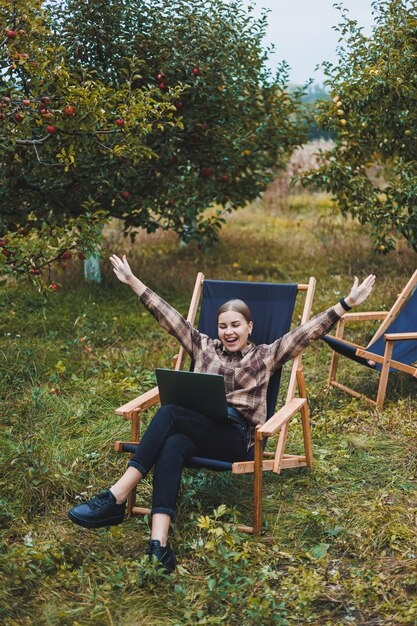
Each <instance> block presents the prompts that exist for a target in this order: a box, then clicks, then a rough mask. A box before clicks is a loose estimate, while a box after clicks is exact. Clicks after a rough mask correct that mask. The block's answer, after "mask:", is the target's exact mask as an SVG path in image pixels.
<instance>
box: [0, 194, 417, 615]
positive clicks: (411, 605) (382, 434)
mask: <svg viewBox="0 0 417 626" xmlns="http://www.w3.org/2000/svg"><path fill="white" fill-rule="evenodd" d="M106 247H107V249H108V251H115V252H118V253H122V252H124V251H127V253H128V255H129V258H130V259H131V260H132V265H133V267H134V269H135V271H136V272H137V273H138V275H140V276H141V277H142V279H143V280H144V281H145V282H147V283H148V284H149V285H150V286H151V287H153V288H154V289H155V290H157V291H158V292H159V293H160V294H161V295H162V296H164V297H166V298H167V299H168V300H169V301H170V302H171V303H172V304H174V305H175V306H176V307H177V308H179V309H180V310H181V311H183V312H186V309H187V304H188V302H189V297H190V293H191V290H192V287H193V283H194V280H195V275H196V272H197V271H203V272H204V273H205V275H206V276H208V277H210V278H228V279H238V280H270V281H297V282H306V281H307V279H308V277H309V276H310V275H314V276H316V278H317V279H318V286H317V290H316V297H315V302H314V310H315V311H316V312H318V311H319V310H322V309H323V308H325V307H327V306H330V305H331V304H333V303H334V302H336V301H337V300H338V299H339V298H340V296H341V295H342V294H346V293H347V292H348V289H349V287H350V284H351V282H352V277H353V275H354V274H357V275H359V276H364V275H365V273H367V272H375V273H376V274H377V277H378V282H377V287H376V289H375V291H374V293H373V294H372V297H371V298H370V300H369V302H367V303H366V305H365V306H364V308H367V309H384V308H385V309H386V308H388V307H389V305H390V304H391V303H392V302H393V300H394V299H395V297H396V294H397V292H398V291H399V289H400V288H401V287H402V286H403V285H404V284H405V282H406V280H407V279H408V277H409V276H410V274H411V273H412V271H413V270H414V269H415V265H416V258H415V255H413V253H411V252H410V251H408V250H406V249H405V248H401V249H400V250H399V251H398V252H396V253H395V254H391V255H389V256H386V257H381V256H377V255H376V254H374V252H373V250H372V247H371V244H370V241H369V238H368V233H367V230H366V229H365V228H364V227H363V226H360V225H358V224H357V223H355V222H347V221H345V220H343V221H342V220H341V218H340V217H339V216H338V215H337V213H336V212H335V211H334V208H333V206H332V204H331V202H330V201H329V199H328V198H327V197H326V196H321V195H316V196H313V195H299V196H290V197H289V198H288V199H287V201H286V202H285V203H283V202H280V203H278V204H274V203H273V202H272V201H271V199H269V201H268V204H265V203H263V202H262V201H258V202H257V203H254V204H253V205H252V206H250V207H247V208H245V209H243V210H241V211H240V212H237V213H236V214H234V215H233V216H231V218H230V220H229V222H228V224H227V227H226V228H225V229H224V232H223V233H222V236H221V239H220V241H219V243H218V244H217V245H216V246H215V248H214V249H213V251H212V252H211V253H210V254H207V253H203V252H201V251H199V250H198V249H197V248H196V247H194V246H188V247H186V248H181V247H179V246H178V244H177V241H176V239H175V237H174V236H172V235H170V234H155V235H152V236H145V235H141V236H140V237H139V238H138V240H137V242H136V243H135V244H131V243H130V242H129V240H127V239H124V238H123V237H122V236H121V234H120V232H119V229H118V225H117V223H113V224H112V225H111V226H110V227H109V228H108V229H107V231H106ZM103 271H104V276H105V277H104V282H103V284H102V285H101V286H89V285H85V284H84V283H83V281H82V278H81V269H80V267H78V266H76V267H73V268H71V269H70V270H69V272H68V274H67V273H65V275H62V276H61V277H59V280H60V282H61V283H62V289H61V290H60V291H59V292H58V293H57V294H51V295H50V296H48V297H47V298H45V297H44V296H43V295H40V294H38V293H37V292H36V291H35V290H34V289H33V290H32V289H28V288H26V287H24V288H22V287H19V288H18V287H13V286H10V287H8V288H7V289H3V291H2V293H1V296H0V307H1V309H0V310H1V318H0V336H1V339H0V359H1V370H2V372H1V373H2V375H1V381H0V393H1V398H2V446H1V452H0V456H1V474H0V482H1V492H2V497H1V508H0V518H1V527H2V531H1V537H2V550H1V553H0V565H1V569H0V620H1V623H3V624H5V625H10V626H12V625H16V624H19V625H21V624H23V625H26V624H28V625H29V624H30V625H32V624H35V625H38V624H39V625H41V624H42V625H43V624H45V625H59V626H61V625H66V624H68V625H77V624H83V625H84V624H88V625H90V624H91V625H105V624H109V625H116V624H117V625H120V626H130V625H137V624H149V625H150V626H157V625H158V626H160V625H163V626H165V625H191V624H193V625H194V624H226V625H229V624H230V625H234V624H244V625H248V626H249V625H252V624H253V625H255V624H256V625H258V624H262V625H269V624H279V625H281V624H289V625H292V624H294V625H295V624H297V625H299V624H313V625H319V624H320V626H323V625H324V626H327V625H329V626H330V625H332V626H333V625H343V624H368V625H379V624H381V625H392V626H394V625H395V626H397V625H399V624H417V601H416V590H417V545H416V543H417V542H416V539H417V536H416V535H417V532H416V511H417V493H416V490H417V483H416V465H417V463H416V453H415V450H416V440H415V415H416V410H417V394H416V390H415V381H413V380H412V379H411V377H407V376H405V375H392V376H391V379H390V382H389V385H388V394H387V402H386V405H385V407H384V409H383V410H376V409H374V408H371V407H370V406H369V405H367V404H365V403H363V402H361V401H357V400H354V399H352V398H350V397H349V396H345V395H343V394H342V393H341V392H339V391H337V390H334V389H333V390H329V389H328V388H327V387H326V376H327V371H328V365H329V361H330V351H329V350H328V348H327V347H326V346H325V345H324V344H322V343H321V342H318V343H315V344H314V345H313V346H311V347H310V348H309V349H308V350H307V352H306V354H305V357H304V367H305V373H306V378H307V388H308V392H309V405H310V411H311V421H312V430H313V445H314V455H315V465H314V467H313V469H312V470H311V471H306V470H287V471H286V472H284V473H283V474H281V475H280V476H269V475H267V476H266V477H265V493H264V507H265V532H264V534H263V535H262V536H260V537H256V538H252V537H249V536H246V535H242V534H241V533H239V531H238V530H237V528H236V526H237V523H238V522H243V523H248V522H249V521H250V492H251V485H252V481H251V478H250V477H243V478H242V477H240V478H236V477H232V476H228V475H225V474H221V475H218V474H215V475H213V474H209V473H203V472H191V471H190V472H186V473H185V474H184V479H183V485H182V495H181V501H180V506H179V514H178V518H177V521H176V522H175V524H174V527H173V532H172V544H173V545H174V547H175V550H176V552H177V555H178V560H179V563H180V567H179V572H178V576H177V577H176V578H174V579H169V578H164V577H158V576H156V575H155V574H154V573H153V572H152V571H150V568H149V567H148V566H146V564H145V563H144V561H143V559H142V555H143V553H144V550H145V546H146V544H147V541H148V534H149V528H148V520H146V519H137V518H135V519H131V520H127V521H126V522H125V523H124V524H123V525H122V526H119V527H115V528H112V529H101V530H98V531H94V532H91V531H87V530H84V529H80V528H77V527H75V526H73V525H72V524H71V523H70V522H69V521H68V520H67V517H66V511H67V509H68V508H69V507H70V506H72V505H73V503H74V502H76V501H77V499H82V498H84V497H86V496H87V495H88V494H92V493H95V492H96V491H97V490H98V489H99V488H101V487H105V486H108V485H109V483H111V482H113V481H114V479H115V477H116V476H117V475H118V474H119V473H121V472H122V471H123V469H124V467H125V462H126V459H125V458H122V457H121V456H118V455H116V454H115V453H114V452H113V451H112V449H111V445H110V444H111V442H112V441H113V440H114V439H116V438H124V437H125V436H126V437H127V438H129V434H128V424H126V423H124V422H123V421H121V419H120V418H119V417H117V416H115V415H114V413H113V409H114V408H115V407H116V406H119V405H120V404H122V403H123V402H125V401H127V400H129V399H131V398H132V397H134V396H135V395H138V394H139V393H141V392H142V391H144V390H146V389H148V388H149V387H151V386H152V385H153V383H154V375H153V369H154V367H156V366H158V365H166V364H167V363H168V362H169V359H170V356H171V355H172V354H174V353H175V349H176V346H175V343H174V341H173V340H171V339H170V338H168V339H167V337H166V336H165V335H164V333H163V332H162V331H161V330H160V329H159V327H158V326H157V325H156V323H155V322H154V321H153V319H152V318H151V316H149V314H147V313H146V312H144V310H143V308H141V307H140V305H138V304H137V301H136V299H135V297H134V296H133V295H132V294H131V293H130V292H129V291H128V290H127V288H125V287H124V286H123V285H119V284H116V281H115V279H114V278H113V276H112V275H111V272H110V269H109V265H108V264H104V265H103ZM299 313H300V311H299V310H297V312H296V317H297V316H298V315H299ZM374 328H375V327H374V326H372V324H370V325H367V326H363V327H354V326H353V327H352V330H349V335H348V336H351V337H352V338H355V339H356V340H358V341H366V338H367V337H369V336H370V335H371V333H372V332H373V330H374ZM287 376H288V373H287V374H285V372H284V376H283V379H284V380H283V387H284V384H285V380H286V377H287ZM340 377H341V378H342V377H343V378H344V379H345V380H346V381H347V383H348V384H350V385H352V386H354V387H356V388H358V389H360V390H361V391H363V392H364V393H366V394H367V395H374V394H375V393H376V387H377V379H376V377H375V376H373V375H372V372H371V375H370V374H369V373H368V372H364V371H363V370H362V368H360V367H359V366H358V367H356V366H355V367H352V365H351V364H350V363H342V367H341V373H340ZM284 388H285V387H284ZM150 416H151V415H150V412H148V414H147V415H146V416H145V420H144V421H145V423H146V422H147V420H148V419H150ZM300 442H301V429H300V427H299V425H298V424H297V423H296V422H294V424H293V427H292V429H291V431H290V439H289V448H290V450H291V449H293V450H298V449H299V448H300ZM150 495H151V482H150V479H147V480H146V481H144V484H143V485H141V487H140V498H141V499H143V502H144V503H146V502H149V500H150ZM238 510H239V511H241V512H240V513H238V512H237V511H238ZM224 522H227V523H226V524H224Z"/></svg>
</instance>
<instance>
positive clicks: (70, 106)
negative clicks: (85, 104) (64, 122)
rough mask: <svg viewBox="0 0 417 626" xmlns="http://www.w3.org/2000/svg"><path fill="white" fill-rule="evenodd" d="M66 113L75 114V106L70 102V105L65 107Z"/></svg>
mask: <svg viewBox="0 0 417 626" xmlns="http://www.w3.org/2000/svg"><path fill="white" fill-rule="evenodd" d="M64 113H65V115H69V116H71V115H75V109H74V107H73V106H72V105H71V104H70V105H68V106H66V107H65V109H64Z"/></svg>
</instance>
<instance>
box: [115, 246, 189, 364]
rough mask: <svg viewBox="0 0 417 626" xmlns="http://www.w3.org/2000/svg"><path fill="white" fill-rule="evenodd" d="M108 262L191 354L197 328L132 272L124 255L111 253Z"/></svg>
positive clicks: (161, 323) (121, 279) (158, 320)
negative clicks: (120, 256)
mask: <svg viewBox="0 0 417 626" xmlns="http://www.w3.org/2000/svg"><path fill="white" fill-rule="evenodd" d="M110 262H111V264H112V266H113V271H114V273H115V274H116V276H117V278H118V279H119V280H120V281H121V282H122V283H125V284H126V285H128V286H129V287H130V288H131V289H132V291H133V292H134V293H135V294H136V295H137V296H139V298H140V299H141V301H142V303H143V304H144V306H145V307H146V308H147V309H148V311H149V312H150V313H151V314H152V315H153V316H154V317H155V319H156V320H157V322H158V323H159V325H160V326H161V327H162V328H164V329H165V330H167V331H168V332H169V333H170V335H173V336H174V337H176V338H177V339H178V341H179V342H180V344H181V345H182V346H183V347H184V349H185V350H186V351H187V352H188V354H190V355H193V352H194V350H195V348H197V347H198V346H199V345H200V341H201V335H200V333H199V332H198V330H197V329H196V328H194V327H193V325H192V324H191V323H190V322H188V321H187V320H186V319H185V318H184V317H183V316H182V315H181V313H179V312H178V311H177V310H176V309H174V307H172V306H171V305H170V304H168V302H166V301H165V300H163V298H160V297H159V296H158V295H157V294H156V293H154V292H153V291H152V290H151V289H149V287H147V286H146V285H145V284H144V283H143V282H142V281H141V280H139V278H137V277H136V276H135V275H134V274H133V272H132V270H131V269H130V266H129V263H128V261H127V258H126V255H123V257H122V259H120V258H119V257H118V256H116V255H115V254H112V256H111V257H110Z"/></svg>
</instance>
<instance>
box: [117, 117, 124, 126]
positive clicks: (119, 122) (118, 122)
mask: <svg viewBox="0 0 417 626" xmlns="http://www.w3.org/2000/svg"><path fill="white" fill-rule="evenodd" d="M115 123H116V124H117V126H124V123H125V121H124V119H122V118H119V119H118V120H115Z"/></svg>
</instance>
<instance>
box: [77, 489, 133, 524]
mask: <svg viewBox="0 0 417 626" xmlns="http://www.w3.org/2000/svg"><path fill="white" fill-rule="evenodd" d="M125 508H126V501H125V502H122V504H116V498H115V497H114V495H113V494H112V492H111V491H110V489H106V490H105V491H102V492H101V493H99V494H98V495H97V496H94V498H91V500H87V502H84V503H83V504H79V505H78V506H75V507H74V508H73V509H71V510H70V511H68V517H69V518H70V520H71V521H72V522H74V524H78V525H79V526H84V527H85V528H101V527H102V526H116V525H117V524H121V523H122V522H123V519H124V516H125Z"/></svg>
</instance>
